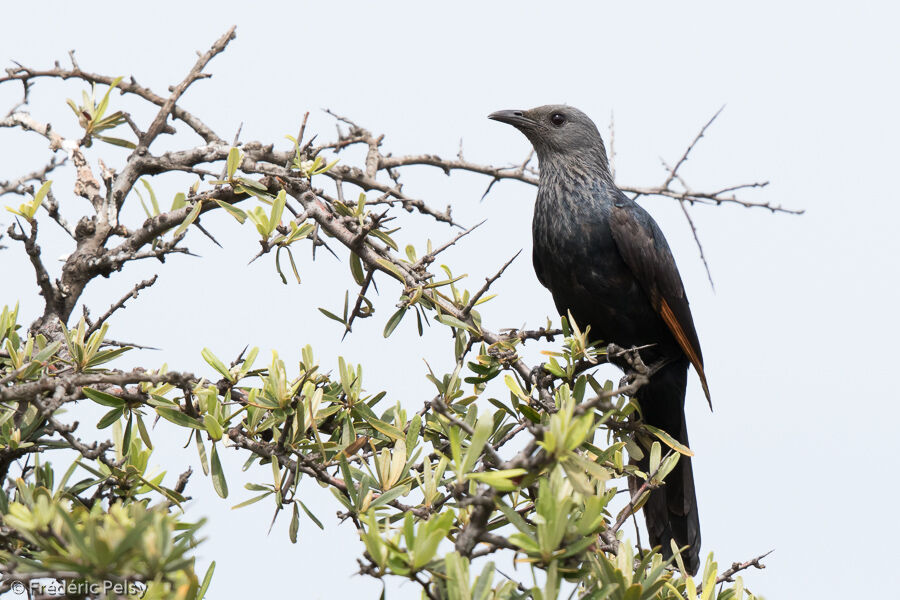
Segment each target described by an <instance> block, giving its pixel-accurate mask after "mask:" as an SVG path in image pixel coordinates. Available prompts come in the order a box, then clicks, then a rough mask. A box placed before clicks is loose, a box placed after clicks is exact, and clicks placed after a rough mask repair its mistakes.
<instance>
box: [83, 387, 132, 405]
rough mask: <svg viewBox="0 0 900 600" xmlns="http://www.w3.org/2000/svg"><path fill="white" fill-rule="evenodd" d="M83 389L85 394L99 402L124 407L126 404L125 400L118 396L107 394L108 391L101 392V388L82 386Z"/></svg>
mask: <svg viewBox="0 0 900 600" xmlns="http://www.w3.org/2000/svg"><path fill="white" fill-rule="evenodd" d="M81 391H82V393H83V394H84V395H85V396H87V397H88V398H90V399H91V400H93V401H94V402H96V403H97V404H102V405H103V406H110V407H112V408H122V407H124V406H125V401H124V400H122V399H121V398H119V397H118V396H113V395H112V394H107V393H106V392H101V391H100V390H95V389H93V388H89V387H85V388H81Z"/></svg>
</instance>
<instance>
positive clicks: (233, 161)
mask: <svg viewBox="0 0 900 600" xmlns="http://www.w3.org/2000/svg"><path fill="white" fill-rule="evenodd" d="M243 160H244V153H243V152H241V149H240V148H236V147H235V148H232V149H231V150H229V151H228V160H227V161H226V163H225V178H226V179H228V180H229V181H230V180H231V179H233V178H234V173H235V171H237V169H238V167H239V166H241V162H243Z"/></svg>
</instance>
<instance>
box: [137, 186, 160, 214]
mask: <svg viewBox="0 0 900 600" xmlns="http://www.w3.org/2000/svg"><path fill="white" fill-rule="evenodd" d="M141 183H143V184H144V187H145V188H147V193H148V194H150V205H151V206H152V207H153V216H156V215H158V214H159V202H157V201H156V193H155V192H154V191H153V187H152V186H151V185H150V182H149V181H147V180H146V179H144V178H141Z"/></svg>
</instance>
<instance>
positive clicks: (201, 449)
mask: <svg viewBox="0 0 900 600" xmlns="http://www.w3.org/2000/svg"><path fill="white" fill-rule="evenodd" d="M194 438H195V440H196V442H197V454H198V455H199V457H200V468H202V469H203V474H204V475H209V460H207V457H206V446H204V445H203V436H202V435H201V434H200V430H199V429H198V430H196V431H195V432H194Z"/></svg>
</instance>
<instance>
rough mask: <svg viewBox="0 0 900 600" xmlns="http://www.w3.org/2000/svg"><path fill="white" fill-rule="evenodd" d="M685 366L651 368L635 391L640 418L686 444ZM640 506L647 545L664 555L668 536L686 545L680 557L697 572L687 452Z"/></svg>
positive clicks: (696, 522)
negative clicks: (639, 408) (645, 529)
mask: <svg viewBox="0 0 900 600" xmlns="http://www.w3.org/2000/svg"><path fill="white" fill-rule="evenodd" d="M688 366H689V363H688V360H687V358H683V359H681V360H678V361H674V362H672V363H669V364H668V365H666V366H665V367H663V368H662V369H660V370H659V371H658V372H656V373H654V374H653V376H652V377H651V378H650V382H649V383H647V384H646V385H644V386H643V387H641V388H640V389H639V390H638V393H637V397H638V401H639V403H640V406H641V412H642V413H643V416H644V421H645V422H646V423H648V424H650V425H653V426H654V427H658V428H660V429H662V430H664V431H665V432H666V433H668V434H669V435H671V436H672V437H674V438H675V439H677V440H678V441H679V442H681V443H682V444H684V445H685V446H688V434H687V424H686V423H685V418H684V391H685V387H686V386H687V370H688ZM638 464H639V465H640V469H641V470H642V471H644V472H645V473H647V472H648V471H649V452H647V453H645V457H644V458H643V459H642V460H640V461H638ZM635 483H637V485H638V486H639V485H640V483H641V482H635V481H632V482H630V484H631V486H632V487H633V486H634V485H635ZM643 510H644V518H645V520H646V523H647V532H648V534H649V535H650V544H651V545H653V546H661V547H662V549H661V552H662V555H663V556H664V557H666V558H668V557H670V556H671V555H672V550H671V542H670V540H675V543H676V544H677V545H678V547H679V548H682V547H684V546H689V547H688V549H687V550H685V551H682V553H681V556H682V558H683V560H684V564H685V567H686V568H687V570H688V571H689V572H690V573H691V574H692V575H693V574H696V572H697V570H698V569H699V567H700V515H699V513H698V512H697V495H696V493H695V491H694V474H693V471H692V469H691V460H690V458H689V457H687V456H684V455H682V456H681V457H680V458H679V460H678V464H677V465H676V466H675V468H674V469H673V470H672V472H671V473H669V474H668V475H667V476H666V478H665V483H664V485H662V486H661V487H658V488H656V489H654V490H653V491H652V492H651V493H650V498H649V499H648V500H647V503H646V504H644V507H643Z"/></svg>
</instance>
